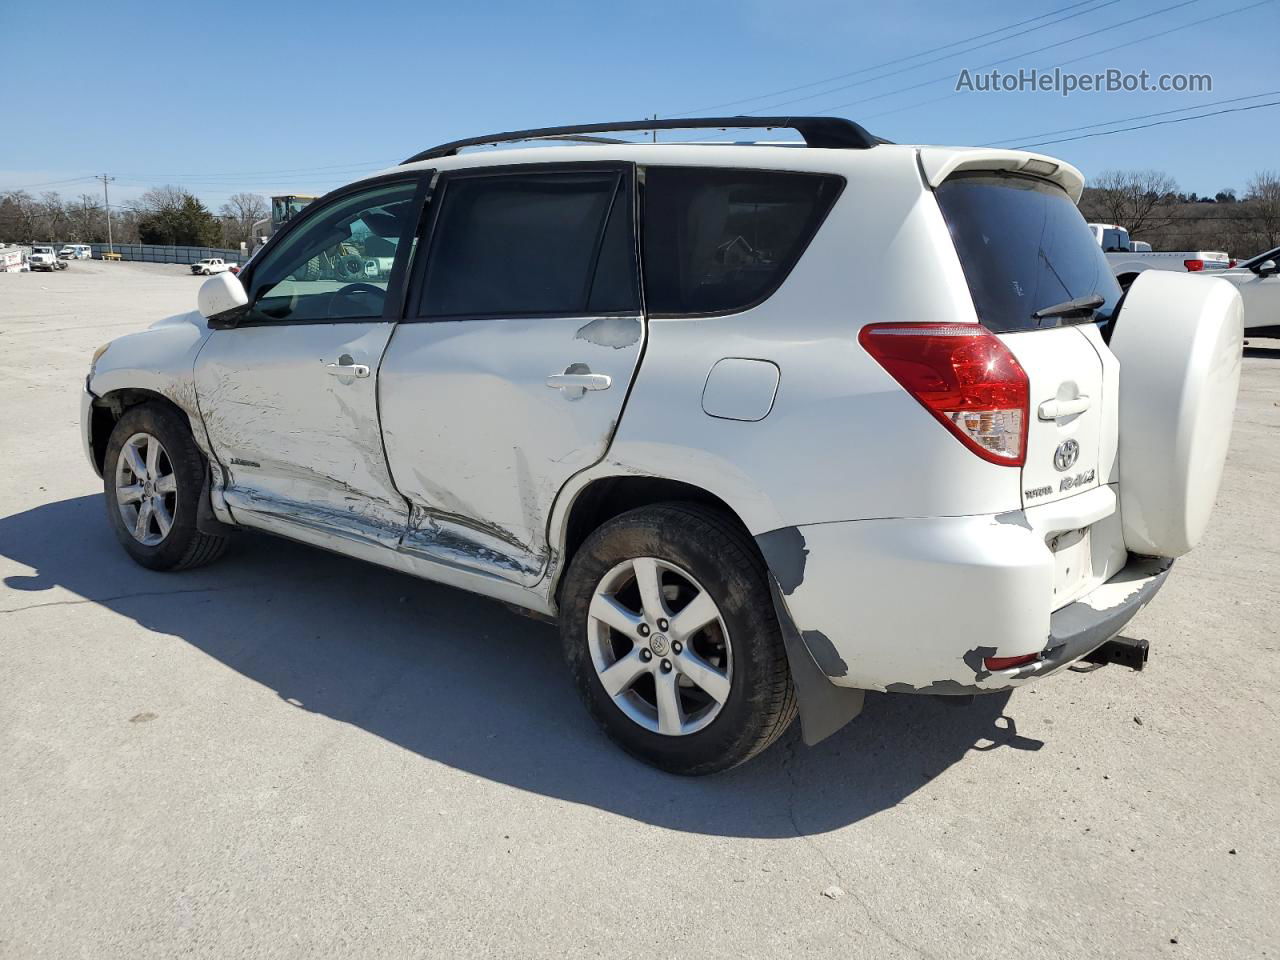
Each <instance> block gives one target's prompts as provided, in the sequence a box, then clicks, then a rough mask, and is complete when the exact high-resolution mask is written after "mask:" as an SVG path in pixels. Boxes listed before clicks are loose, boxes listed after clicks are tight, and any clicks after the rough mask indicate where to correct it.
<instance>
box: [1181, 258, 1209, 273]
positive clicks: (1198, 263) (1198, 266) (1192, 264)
mask: <svg viewBox="0 0 1280 960" xmlns="http://www.w3.org/2000/svg"><path fill="white" fill-rule="evenodd" d="M1182 265H1183V266H1184V267H1186V268H1187V270H1188V271H1189V272H1191V273H1199V272H1200V271H1201V270H1203V269H1204V261H1203V260H1183V261H1182Z"/></svg>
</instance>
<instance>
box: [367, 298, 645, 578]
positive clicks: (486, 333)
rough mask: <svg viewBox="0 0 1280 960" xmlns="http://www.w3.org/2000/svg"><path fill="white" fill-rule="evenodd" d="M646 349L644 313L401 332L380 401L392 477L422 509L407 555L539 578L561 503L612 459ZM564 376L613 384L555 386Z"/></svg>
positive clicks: (454, 323)
mask: <svg viewBox="0 0 1280 960" xmlns="http://www.w3.org/2000/svg"><path fill="white" fill-rule="evenodd" d="M643 343H644V324H643V322H642V320H641V318H640V317H639V316H606V317H596V318H592V317H560V318H556V317H536V318H504V319H474V320H445V321H432V322H420V323H403V324H401V325H400V327H399V328H398V329H397V330H396V333H395V335H394V337H393V338H392V341H391V346H390V348H389V349H388V351H387V356H386V359H385V360H384V361H383V365H382V369H381V371H380V374H379V398H380V408H381V414H382V428H383V438H384V441H385V443H386V450H387V457H388V460H389V463H390V468H391V472H392V475H393V476H394V478H395V483H396V486H397V487H398V488H399V490H400V491H401V492H402V493H403V494H404V495H405V496H406V497H407V498H408V499H409V501H410V503H411V504H412V510H413V512H412V517H411V521H410V529H409V532H408V533H407V534H406V536H405V539H404V545H403V549H405V550H407V551H410V552H412V553H414V554H416V555H420V556H423V557H427V558H433V559H445V560H447V561H448V562H449V563H452V564H463V565H471V566H474V567H475V568H476V569H480V570H484V571H486V572H490V573H492V574H493V575H495V576H499V577H503V578H506V579H510V580H513V581H514V582H516V583H520V584H525V585H532V584H534V583H537V582H538V581H539V580H540V579H542V578H543V577H544V576H545V574H546V572H547V570H548V569H549V567H550V559H551V551H550V548H549V546H548V542H547V522H548V516H549V513H550V511H551V507H552V504H553V503H554V502H555V499H556V496H557V494H558V493H559V492H560V490H561V488H562V487H563V486H564V485H565V483H566V482H567V481H568V480H569V479H570V478H571V477H572V476H574V475H575V474H577V473H579V472H580V471H582V470H584V469H586V468H588V467H590V466H592V465H593V464H595V463H597V462H598V461H599V460H600V459H601V458H602V457H603V456H604V454H605V451H606V450H607V449H608V447H609V442H610V440H611V439H612V437H613V433H614V429H615V427H616V426H617V422H618V418H619V416H621V413H622V407H623V403H624V401H625V399H626V396H627V390H628V387H629V386H630V383H631V379H632V376H633V375H634V373H635V370H636V365H637V363H638V362H639V358H640V352H641V348H642V346H643ZM562 373H592V374H602V375H604V376H606V377H608V378H609V385H608V387H607V388H605V389H597V390H587V391H582V390H574V389H572V388H569V389H561V388H556V387H549V386H548V385H547V378H548V377H549V376H552V375H555V374H562Z"/></svg>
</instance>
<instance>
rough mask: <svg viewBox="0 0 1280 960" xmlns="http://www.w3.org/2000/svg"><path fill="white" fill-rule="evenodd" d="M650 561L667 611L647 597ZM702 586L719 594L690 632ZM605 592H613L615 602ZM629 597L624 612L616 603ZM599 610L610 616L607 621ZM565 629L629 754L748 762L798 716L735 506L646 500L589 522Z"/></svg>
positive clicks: (564, 600) (603, 714)
mask: <svg viewBox="0 0 1280 960" xmlns="http://www.w3.org/2000/svg"><path fill="white" fill-rule="evenodd" d="M651 561H652V562H653V566H652V567H650V566H649V564H650V563H651ZM633 564H634V566H633ZM655 568H656V569H657V570H658V571H659V574H658V576H657V578H656V582H657V584H660V585H661V589H662V591H663V597H662V600H661V606H662V607H665V608H666V609H665V610H664V611H663V613H665V614H666V615H667V617H669V622H668V620H667V617H663V618H662V620H661V622H660V621H659V617H658V616H655V615H654V613H653V611H652V609H650V607H651V606H652V603H650V604H646V603H644V602H643V600H641V599H640V596H641V594H640V582H641V580H642V579H645V580H649V577H647V576H645V575H644V573H643V571H645V570H651V569H655ZM650 582H652V581H650ZM699 593H705V594H706V598H709V599H710V601H712V603H713V604H714V617H715V619H714V620H713V621H712V622H711V623H709V624H708V626H706V627H705V628H703V629H700V630H697V631H692V632H688V633H685V632H683V630H682V628H679V627H677V618H679V617H680V616H681V614H683V613H684V612H685V611H686V610H690V611H694V613H693V616H692V617H691V618H686V622H693V623H696V622H697V621H698V620H701V619H703V617H704V616H706V611H707V609H708V608H707V606H706V604H705V599H706V598H702V597H701V596H699ZM598 594H599V596H598ZM650 595H651V596H652V595H653V594H652V592H651V593H650ZM606 598H612V599H613V600H614V601H615V603H614V606H613V608H612V609H611V608H610V607H609V606H608V605H607V604H606V603H605V600H606ZM690 598H692V599H690ZM694 599H696V600H698V601H699V607H698V608H697V610H695V608H694V604H693V600H694ZM622 608H625V610H624V611H623V613H625V616H623V614H619V613H617V612H616V610H618V609H622ZM598 613H604V614H605V615H606V616H608V617H609V618H610V619H611V621H612V622H611V623H610V624H609V625H606V624H605V623H604V621H603V619H602V618H601V617H600V616H598V615H597V614H598ZM618 624H621V626H622V627H625V628H626V629H619V627H618ZM663 624H666V626H665V627H664V626H663ZM660 627H661V630H660V629H659V628H660ZM643 631H647V632H643ZM560 636H561V641H562V644H563V647H564V656H565V660H566V662H567V663H568V666H569V670H570V673H571V674H572V676H573V679H574V682H575V684H576V685H577V687H578V691H579V693H580V695H581V696H582V699H583V702H584V703H585V704H586V707H587V710H588V711H589V712H590V713H591V715H592V716H593V717H594V718H595V719H596V721H597V722H598V723H599V724H600V725H601V727H603V729H604V732H605V733H606V734H607V735H608V736H609V738H610V739H611V740H613V741H614V742H615V743H617V744H618V745H619V746H620V747H622V749H624V750H626V751H627V752H628V753H630V754H631V755H632V756H635V757H637V758H639V759H641V760H643V761H645V762H646V763H650V764H652V765H653V766H655V767H659V768H660V769H663V770H666V771H669V772H671V773H677V774H683V775H699V774H708V773H716V772H719V771H722V770H728V769H729V768H731V767H735V766H737V765H738V764H741V763H745V762H746V761H747V760H750V759H751V758H752V757H754V756H756V755H757V754H758V753H760V752H762V751H763V750H764V749H765V748H767V747H768V746H769V745H770V744H772V743H773V742H774V741H775V740H777V739H778V737H780V736H781V735H782V733H783V732H784V731H785V730H786V729H787V727H788V726H790V724H791V722H792V721H793V720H794V719H795V717H796V695H795V688H794V686H793V685H792V682H791V673H790V670H789V668H788V666H787V656H786V651H785V649H784V647H783V642H782V632H781V630H780V628H779V626H778V620H777V615H776V613H775V611H774V608H773V600H772V598H771V595H770V592H769V582H768V573H767V571H766V569H765V565H764V561H763V560H762V559H761V557H760V554H759V552H758V551H757V549H756V546H755V544H754V543H753V542H752V540H751V538H750V536H748V534H747V532H746V531H745V530H743V529H742V528H741V527H740V526H739V525H738V524H737V523H736V522H735V521H734V520H733V519H732V518H731V517H729V516H727V515H726V514H725V513H723V512H721V511H718V510H714V509H710V508H707V507H705V506H703V505H701V504H696V503H663V504H657V505H654V506H648V507H641V508H639V509H636V510H632V511H629V512H627V513H624V514H622V515H620V516H618V517H615V518H614V519H612V520H610V521H608V522H607V523H605V524H603V525H602V526H601V527H599V528H598V529H597V530H596V531H595V532H594V533H592V534H591V536H589V537H588V538H587V540H586V542H585V543H583V545H582V547H581V548H580V549H579V550H578V552H577V554H576V555H575V556H574V558H573V562H572V564H571V565H570V567H569V571H568V573H567V574H566V577H565V582H564V585H563V590H562V592H561V610H560ZM681 636H683V637H685V642H684V643H681V642H680V640H679V637H681ZM691 654H692V655H693V656H692V658H691V657H690V655H691ZM646 655H647V656H646ZM637 661H639V662H637ZM708 665H711V667H712V673H711V674H710V675H709V674H707V673H706V672H705V669H704V668H706V667H707V666H708ZM610 666H613V667H616V668H617V670H616V671H615V674H614V675H613V678H612V680H611V684H612V686H613V689H614V693H610V692H609V691H608V690H606V688H605V682H604V680H602V674H603V673H604V672H605V671H606V670H607V669H608V668H609V667H610ZM633 672H634V673H635V674H636V675H637V679H635V680H634V682H629V685H626V684H624V685H623V686H622V687H621V688H620V686H619V683H618V678H619V677H621V676H623V675H629V674H631V673H633ZM695 676H696V677H699V678H701V679H702V682H705V683H707V686H706V688H703V687H702V686H699V685H698V684H697V683H695V682H694V680H693V678H694V677H695ZM666 677H670V678H672V679H667V680H665V683H666V684H668V685H673V686H667V687H666V689H667V690H672V689H674V690H675V698H676V700H675V702H676V703H677V704H678V705H679V706H678V709H677V710H675V712H674V713H673V712H672V711H671V709H670V708H668V710H667V711H666V717H665V719H666V720H667V721H668V722H667V723H666V731H665V732H664V731H663V730H662V729H661V728H662V727H663V725H664V717H663V715H662V714H661V713H660V712H659V709H658V700H659V686H658V685H659V684H660V683H664V678H666ZM709 680H713V681H714V683H711V682H708V681H709ZM708 691H716V692H718V693H719V694H720V697H721V699H719V700H717V699H716V697H715V695H714V694H712V693H709V692H708ZM669 697H670V694H668V699H667V701H666V702H667V703H668V704H670V702H671V701H670V699H669ZM677 721H678V724H677Z"/></svg>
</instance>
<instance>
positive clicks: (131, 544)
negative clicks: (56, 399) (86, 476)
mask: <svg viewBox="0 0 1280 960" xmlns="http://www.w3.org/2000/svg"><path fill="white" fill-rule="evenodd" d="M205 469H206V467H205V460H204V456H203V454H201V453H200V449H199V448H198V447H197V446H196V442H195V440H194V439H193V438H192V436H191V431H190V429H189V428H188V427H187V424H186V423H185V422H183V419H182V418H181V417H180V416H179V415H178V414H177V413H176V412H175V411H174V410H172V409H170V408H169V407H167V406H164V405H162V404H158V403H144V404H141V405H140V406H136V407H132V408H130V409H129V410H128V411H126V412H125V414H124V416H122V417H121V418H120V420H119V422H117V423H116V425H115V429H114V430H112V431H111V438H110V439H109V440H108V442H107V454H106V458H105V459H104V460H103V465H102V480H103V486H104V488H105V493H106V499H107V517H108V520H109V521H110V523H111V527H112V529H113V530H114V531H115V534H116V539H118V540H119V541H120V545H121V546H122V547H124V549H125V552H126V553H128V554H129V556H131V557H133V559H134V560H136V561H137V562H138V563H140V564H141V565H142V566H144V567H149V568H150V569H152V570H185V569H189V568H191V567H198V566H201V565H203V564H206V563H209V562H211V561H213V560H215V559H217V558H218V557H219V556H221V554H222V551H223V550H224V549H225V547H226V538H225V537H219V536H214V535H211V534H207V533H203V532H201V531H200V529H199V527H198V526H197V524H196V517H197V514H198V513H199V504H200V495H201V492H202V491H203V489H204V475H205Z"/></svg>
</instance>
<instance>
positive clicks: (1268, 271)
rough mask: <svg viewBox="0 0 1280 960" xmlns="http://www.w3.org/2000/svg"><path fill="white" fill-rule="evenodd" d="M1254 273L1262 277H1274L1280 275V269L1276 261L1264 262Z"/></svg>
mask: <svg viewBox="0 0 1280 960" xmlns="http://www.w3.org/2000/svg"><path fill="white" fill-rule="evenodd" d="M1253 272H1254V273H1256V274H1257V275H1258V276H1260V277H1274V276H1275V275H1276V274H1277V273H1280V267H1277V266H1276V262H1275V261H1274V260H1263V261H1262V262H1261V263H1260V264H1258V265H1257V266H1256V267H1254V268H1253Z"/></svg>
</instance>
